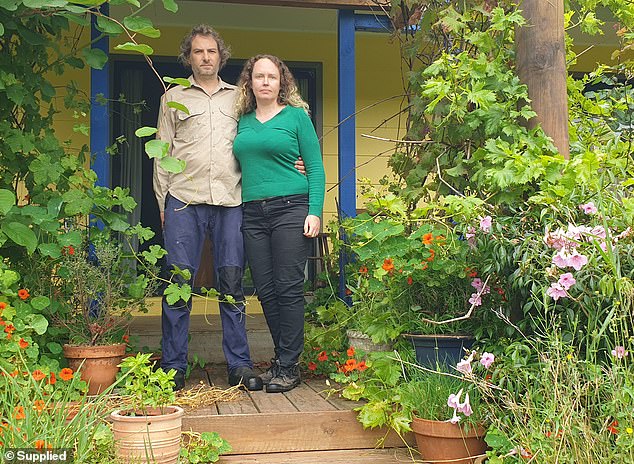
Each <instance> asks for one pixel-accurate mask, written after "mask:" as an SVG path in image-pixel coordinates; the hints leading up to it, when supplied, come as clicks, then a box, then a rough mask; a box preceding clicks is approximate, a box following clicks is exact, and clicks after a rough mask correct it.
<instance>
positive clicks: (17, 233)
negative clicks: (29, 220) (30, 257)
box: [2, 222, 37, 253]
mask: <svg viewBox="0 0 634 464" xmlns="http://www.w3.org/2000/svg"><path fill="white" fill-rule="evenodd" d="M2 231H3V232H4V233H5V234H6V235H7V236H8V237H9V238H10V239H11V240H13V241H14V242H15V243H17V244H18V245H21V246H23V247H26V249H27V251H28V252H29V253H33V252H34V251H35V248H36V247H37V237H36V236H35V233H34V232H33V231H32V230H31V229H30V228H29V227H27V226H25V225H24V224H22V223H20V222H8V223H5V224H2Z"/></svg>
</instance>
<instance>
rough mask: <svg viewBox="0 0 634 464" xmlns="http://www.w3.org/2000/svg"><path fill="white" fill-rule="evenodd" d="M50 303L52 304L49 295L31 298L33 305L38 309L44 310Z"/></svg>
mask: <svg viewBox="0 0 634 464" xmlns="http://www.w3.org/2000/svg"><path fill="white" fill-rule="evenodd" d="M50 304H51V300H50V299H49V298H48V297H47V296H36V297H35V298H32V299H31V306H33V307H34V308H35V309H37V310H38V311H41V310H43V309H44V308H46V307H48V305H50ZM38 333H39V332H38ZM42 333H44V332H42ZM40 335H42V334H40Z"/></svg>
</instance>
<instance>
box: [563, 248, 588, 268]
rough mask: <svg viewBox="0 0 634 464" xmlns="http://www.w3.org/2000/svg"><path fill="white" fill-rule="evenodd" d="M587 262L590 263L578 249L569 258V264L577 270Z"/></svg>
mask: <svg viewBox="0 0 634 464" xmlns="http://www.w3.org/2000/svg"><path fill="white" fill-rule="evenodd" d="M586 264H588V258H587V257H585V256H584V255H582V254H580V253H579V252H577V251H576V250H575V251H573V253H572V255H570V257H569V258H568V265H569V266H571V267H572V268H574V270H575V271H580V270H581V268H582V267H583V266H585V265H586Z"/></svg>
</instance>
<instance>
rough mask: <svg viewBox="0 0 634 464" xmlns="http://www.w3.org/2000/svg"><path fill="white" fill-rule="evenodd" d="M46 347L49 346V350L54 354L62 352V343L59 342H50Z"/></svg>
mask: <svg viewBox="0 0 634 464" xmlns="http://www.w3.org/2000/svg"><path fill="white" fill-rule="evenodd" d="M46 348H48V351H50V352H51V353H52V354H60V353H61V352H62V345H60V344H59V343H57V342H48V343H47V344H46Z"/></svg>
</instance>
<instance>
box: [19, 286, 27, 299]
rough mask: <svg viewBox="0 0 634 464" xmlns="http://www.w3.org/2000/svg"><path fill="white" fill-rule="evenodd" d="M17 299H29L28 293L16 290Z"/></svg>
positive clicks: (22, 289)
mask: <svg viewBox="0 0 634 464" xmlns="http://www.w3.org/2000/svg"><path fill="white" fill-rule="evenodd" d="M18 297H20V299H21V300H26V299H27V298H28V297H29V291H28V290H26V289H24V288H21V289H20V290H18Z"/></svg>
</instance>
